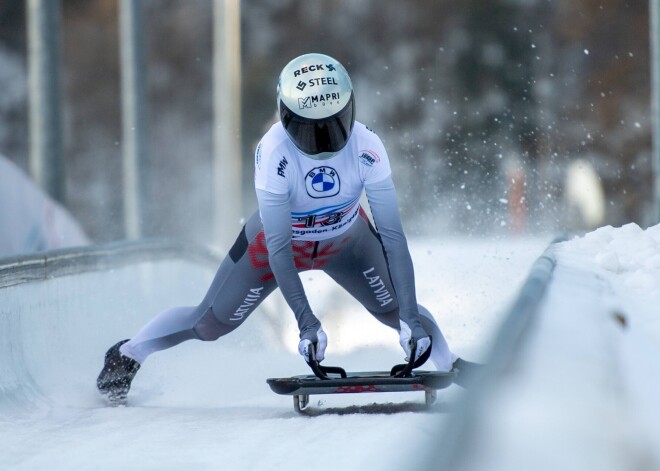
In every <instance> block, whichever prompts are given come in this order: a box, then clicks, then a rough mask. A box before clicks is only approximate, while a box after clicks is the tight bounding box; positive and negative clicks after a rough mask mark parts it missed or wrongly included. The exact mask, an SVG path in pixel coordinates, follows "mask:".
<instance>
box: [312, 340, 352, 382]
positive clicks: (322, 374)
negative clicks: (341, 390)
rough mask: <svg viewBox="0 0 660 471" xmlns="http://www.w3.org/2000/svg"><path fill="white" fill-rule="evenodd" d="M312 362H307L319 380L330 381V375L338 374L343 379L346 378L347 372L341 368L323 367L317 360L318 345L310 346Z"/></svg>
mask: <svg viewBox="0 0 660 471" xmlns="http://www.w3.org/2000/svg"><path fill="white" fill-rule="evenodd" d="M309 351H310V357H311V360H310V361H308V362H307V364H308V365H309V367H310V368H311V369H312V371H313V372H314V374H315V375H316V377H317V378H319V379H330V377H329V376H328V374H338V375H339V376H341V377H342V378H346V377H347V375H346V370H344V368H341V367H339V366H323V365H321V363H319V361H318V360H317V359H316V344H312V345H310V348H309Z"/></svg>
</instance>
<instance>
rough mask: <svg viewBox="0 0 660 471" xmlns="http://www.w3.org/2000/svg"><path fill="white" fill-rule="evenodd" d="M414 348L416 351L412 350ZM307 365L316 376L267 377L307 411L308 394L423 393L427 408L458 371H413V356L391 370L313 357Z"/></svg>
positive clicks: (300, 409) (298, 407)
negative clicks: (349, 368)
mask: <svg viewBox="0 0 660 471" xmlns="http://www.w3.org/2000/svg"><path fill="white" fill-rule="evenodd" d="M413 351H414V350H413ZM308 365H309V366H310V368H311V369H312V371H313V372H314V374H313V375H299V376H292V377H289V378H269V379H267V380H266V382H267V383H268V385H269V386H270V388H271V389H272V390H273V392H275V393H277V394H282V395H288V396H293V408H294V409H295V410H296V412H298V413H300V414H304V413H305V409H306V407H307V405H308V404H309V396H310V395H313V394H354V393H365V392H400V391H420V392H424V402H425V404H426V407H427V408H428V407H430V406H431V405H433V403H434V402H435V399H436V394H437V393H436V391H437V390H438V389H444V388H446V387H448V386H450V385H451V384H452V383H453V382H454V378H455V376H456V373H455V372H454V371H450V372H440V371H420V370H413V365H414V359H412V358H411V361H409V362H408V363H406V364H402V365H396V366H394V367H393V368H392V370H391V371H389V372H388V371H371V372H357V373H356V372H349V373H347V372H346V371H345V370H344V369H343V368H340V367H337V366H329V367H326V366H322V365H321V364H320V363H319V362H318V361H317V360H316V359H314V352H313V349H312V360H311V361H309V362H308Z"/></svg>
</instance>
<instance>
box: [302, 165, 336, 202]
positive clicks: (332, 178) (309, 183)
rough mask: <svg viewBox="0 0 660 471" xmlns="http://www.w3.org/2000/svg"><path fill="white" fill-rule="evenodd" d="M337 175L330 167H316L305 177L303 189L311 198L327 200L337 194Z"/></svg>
mask: <svg viewBox="0 0 660 471" xmlns="http://www.w3.org/2000/svg"><path fill="white" fill-rule="evenodd" d="M339 186H340V184H339V175H338V174H337V171H336V170H335V169H334V168H332V167H316V168H313V169H312V170H310V171H309V172H307V175H305V188H306V189H307V194H308V195H309V196H311V197H312V198H328V197H330V196H335V195H337V194H339Z"/></svg>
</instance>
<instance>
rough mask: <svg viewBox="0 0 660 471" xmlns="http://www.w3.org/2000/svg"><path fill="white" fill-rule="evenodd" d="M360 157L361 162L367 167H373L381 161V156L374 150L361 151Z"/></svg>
mask: <svg viewBox="0 0 660 471" xmlns="http://www.w3.org/2000/svg"><path fill="white" fill-rule="evenodd" d="M358 158H359V159H360V162H361V163H362V164H364V165H366V166H367V167H373V166H374V165H376V164H377V163H378V162H380V157H378V154H376V153H375V152H374V151H372V150H363V151H360V155H359V157H358Z"/></svg>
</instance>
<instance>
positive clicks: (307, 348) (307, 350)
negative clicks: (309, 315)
mask: <svg viewBox="0 0 660 471" xmlns="http://www.w3.org/2000/svg"><path fill="white" fill-rule="evenodd" d="M312 345H314V346H315V347H316V351H315V352H314V358H312V357H313V355H312V352H311V350H312V348H311V346H312ZM327 346H328V336H327V335H325V332H323V328H322V327H321V328H319V330H318V331H317V332H316V339H302V340H301V341H300V342H299V343H298V353H300V354H301V355H302V357H303V358H304V359H305V361H306V362H307V363H309V362H310V361H311V360H312V359H316V360H317V361H322V360H323V359H324V358H325V348H326V347H327Z"/></svg>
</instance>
